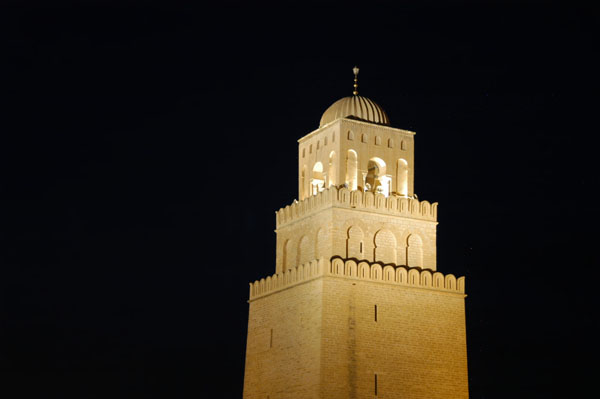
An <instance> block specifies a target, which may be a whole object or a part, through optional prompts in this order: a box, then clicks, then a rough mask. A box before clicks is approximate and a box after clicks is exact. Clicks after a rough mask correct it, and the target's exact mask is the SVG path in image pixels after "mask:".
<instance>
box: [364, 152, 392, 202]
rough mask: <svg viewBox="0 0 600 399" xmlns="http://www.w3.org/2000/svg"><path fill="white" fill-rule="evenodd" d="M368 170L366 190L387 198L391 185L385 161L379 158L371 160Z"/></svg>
mask: <svg viewBox="0 0 600 399" xmlns="http://www.w3.org/2000/svg"><path fill="white" fill-rule="evenodd" d="M367 169H368V170H367V178H366V180H365V190H366V191H372V192H375V193H382V194H384V195H386V196H387V195H388V194H389V183H388V178H387V176H386V175H385V173H386V166H385V162H384V161H383V159H381V158H377V157H374V158H371V159H369V164H368V166H367Z"/></svg>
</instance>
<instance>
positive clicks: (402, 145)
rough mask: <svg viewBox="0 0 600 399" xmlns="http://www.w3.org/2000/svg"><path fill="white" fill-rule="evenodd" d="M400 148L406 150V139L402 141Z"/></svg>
mask: <svg viewBox="0 0 600 399" xmlns="http://www.w3.org/2000/svg"><path fill="white" fill-rule="evenodd" d="M400 149H401V150H406V141H404V140H402V141H401V142H400Z"/></svg>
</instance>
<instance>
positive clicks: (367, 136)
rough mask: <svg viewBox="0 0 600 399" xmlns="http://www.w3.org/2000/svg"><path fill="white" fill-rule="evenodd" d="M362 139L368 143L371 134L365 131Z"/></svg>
mask: <svg viewBox="0 0 600 399" xmlns="http://www.w3.org/2000/svg"><path fill="white" fill-rule="evenodd" d="M361 141H362V142H363V143H367V142H369V135H368V134H366V133H363V135H362V137H361Z"/></svg>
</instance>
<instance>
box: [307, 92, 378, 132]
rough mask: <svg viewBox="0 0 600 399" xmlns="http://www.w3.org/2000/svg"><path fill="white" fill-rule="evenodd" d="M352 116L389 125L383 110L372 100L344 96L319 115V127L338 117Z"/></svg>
mask: <svg viewBox="0 0 600 399" xmlns="http://www.w3.org/2000/svg"><path fill="white" fill-rule="evenodd" d="M348 117H350V118H352V119H358V120H361V121H366V122H372V123H377V124H380V125H389V124H390V120H389V119H388V117H387V115H386V113H385V111H384V110H383V109H382V108H381V107H380V106H379V105H377V104H375V103H374V102H373V101H371V100H369V99H368V98H366V97H362V96H358V95H357V96H351V97H344V98H342V99H340V100H337V101H336V102H334V103H333V104H332V105H331V106H330V107H329V108H327V110H326V111H325V112H324V113H323V116H322V117H321V122H320V123H319V127H321V126H324V125H326V124H328V123H329V122H333V121H334V120H336V119H338V118H348Z"/></svg>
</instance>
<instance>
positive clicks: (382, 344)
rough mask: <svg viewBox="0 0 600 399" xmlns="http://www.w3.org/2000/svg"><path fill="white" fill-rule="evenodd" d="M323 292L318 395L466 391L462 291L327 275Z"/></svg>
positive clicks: (415, 398)
mask: <svg viewBox="0 0 600 399" xmlns="http://www.w3.org/2000/svg"><path fill="white" fill-rule="evenodd" d="M323 295H324V297H323V337H322V340H323V341H322V342H323V344H322V345H323V352H322V360H321V363H322V371H321V373H322V377H321V378H322V381H323V384H322V387H323V390H322V396H321V397H323V398H328V399H334V398H339V399H347V398H373V397H377V398H402V399H462V398H468V391H467V386H468V384H467V351H466V342H465V336H466V335H465V317H464V299H463V296H462V295H454V294H448V293H445V292H437V291H432V290H418V289H413V288H408V287H397V286H391V285H385V284H380V283H376V282H372V281H354V280H348V279H345V278H333V277H330V278H326V279H324V282H323ZM375 306H377V310H375ZM375 313H377V316H375ZM375 375H377V377H375ZM375 378H377V383H375ZM375 384H377V388H376V387H375ZM376 391H377V392H376Z"/></svg>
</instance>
